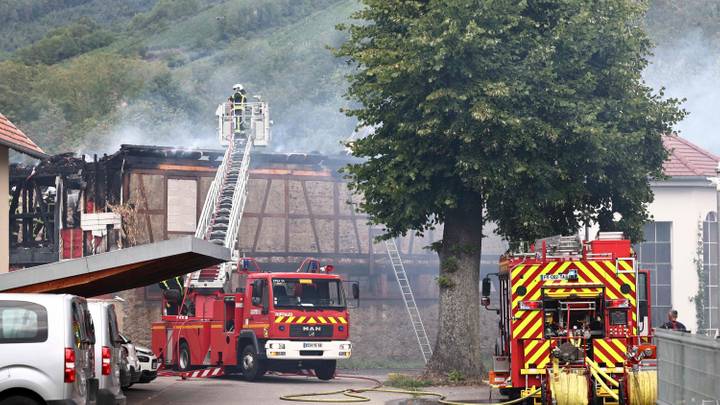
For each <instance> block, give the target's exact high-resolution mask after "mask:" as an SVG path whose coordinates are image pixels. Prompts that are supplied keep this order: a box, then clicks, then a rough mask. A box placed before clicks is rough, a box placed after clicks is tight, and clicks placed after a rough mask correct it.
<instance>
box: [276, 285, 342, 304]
mask: <svg viewBox="0 0 720 405" xmlns="http://www.w3.org/2000/svg"><path fill="white" fill-rule="evenodd" d="M272 295H273V304H274V305H275V307H276V308H338V309H342V308H345V293H344V291H343V287H342V284H341V282H340V281H339V280H327V279H313V278H274V279H273V280H272Z"/></svg>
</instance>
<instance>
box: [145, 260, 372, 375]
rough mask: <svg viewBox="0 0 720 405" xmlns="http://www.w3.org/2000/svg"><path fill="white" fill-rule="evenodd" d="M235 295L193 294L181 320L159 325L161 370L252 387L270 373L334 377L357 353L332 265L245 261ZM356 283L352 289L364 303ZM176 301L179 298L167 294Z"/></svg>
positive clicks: (155, 338) (169, 318)
mask: <svg viewBox="0 0 720 405" xmlns="http://www.w3.org/2000/svg"><path fill="white" fill-rule="evenodd" d="M237 268H238V270H236V271H235V270H234V271H233V272H232V274H231V276H230V280H229V283H228V284H229V288H226V289H229V290H230V291H225V290H226V289H222V290H218V289H214V288H209V289H204V288H192V289H188V291H187V292H186V293H185V294H184V298H183V299H182V301H180V302H177V300H176V302H168V301H167V299H164V300H163V304H164V307H165V306H166V305H167V304H170V306H172V305H178V306H179V311H170V312H176V313H179V315H163V317H162V321H161V322H156V323H154V324H153V326H152V347H153V351H154V352H155V353H157V354H158V357H159V358H160V359H161V362H162V364H164V365H165V366H166V367H175V368H176V369H178V370H180V371H186V370H190V369H192V368H197V367H209V366H220V367H226V368H229V369H231V370H235V369H236V370H238V371H241V372H242V374H243V376H244V378H245V379H246V380H249V381H252V380H254V379H256V378H258V377H260V376H262V375H263V374H264V373H265V372H266V371H281V372H290V371H297V370H303V369H306V370H313V371H314V372H315V374H316V376H317V377H318V378H320V379H321V380H329V379H331V378H333V377H334V375H335V367H336V361H337V360H338V359H347V358H349V357H350V355H351V353H352V343H350V340H349V336H350V325H349V317H348V305H347V299H346V296H345V291H344V288H343V280H342V279H341V278H340V276H339V275H337V274H332V271H333V266H331V265H326V266H321V265H320V263H319V262H318V261H317V260H314V259H307V260H305V261H304V262H303V264H302V265H301V266H300V268H299V269H298V270H297V271H296V272H286V273H273V272H264V271H261V270H260V268H259V266H258V265H257V263H256V262H255V261H254V260H253V259H249V258H242V259H240V261H239V263H238V266H237ZM358 291H359V289H358V285H357V284H355V283H354V284H352V293H353V298H354V299H358V296H359V292H358ZM168 297H170V301H172V294H168Z"/></svg>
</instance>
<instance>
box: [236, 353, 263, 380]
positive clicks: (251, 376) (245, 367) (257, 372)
mask: <svg viewBox="0 0 720 405" xmlns="http://www.w3.org/2000/svg"><path fill="white" fill-rule="evenodd" d="M240 369H241V370H242V374H243V378H244V379H245V381H255V380H256V379H258V378H260V377H262V376H263V375H264V374H265V370H264V368H263V366H262V364H261V362H260V359H259V358H258V354H257V352H256V351H255V347H253V345H247V346H245V348H244V349H243V351H242V357H241V358H240Z"/></svg>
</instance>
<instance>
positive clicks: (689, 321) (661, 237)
mask: <svg viewBox="0 0 720 405" xmlns="http://www.w3.org/2000/svg"><path fill="white" fill-rule="evenodd" d="M664 143H665V147H666V149H668V151H669V152H670V159H669V160H668V161H667V162H666V163H665V166H664V172H665V175H666V176H668V178H667V179H665V180H662V181H657V182H654V183H653V184H652V189H653V192H654V194H655V199H654V201H653V202H652V203H651V204H650V205H649V207H648V209H649V211H650V214H651V215H652V220H651V222H649V223H648V224H646V225H645V229H644V236H645V241H644V242H642V243H639V244H637V245H636V247H635V249H636V252H637V255H638V257H639V261H640V265H641V267H642V268H647V269H649V270H650V271H651V277H652V281H651V283H652V287H653V297H652V299H653V300H654V301H653V305H652V309H653V316H652V318H653V325H655V326H659V325H661V324H662V323H664V322H665V321H666V320H667V312H668V310H670V309H671V308H675V309H677V311H678V313H679V320H680V321H681V322H682V323H684V324H685V325H686V326H687V327H688V328H689V329H691V330H692V331H697V330H698V329H717V328H720V309H719V306H718V299H719V294H718V265H717V263H718V260H717V259H718V243H717V241H718V227H717V209H718V189H717V188H716V184H717V178H718V173H717V172H716V170H717V168H718V162H719V161H720V159H719V158H718V157H717V156H715V155H713V154H712V153H710V152H708V151H705V150H703V149H702V148H700V147H698V146H697V145H694V144H692V143H690V142H689V141H687V140H685V139H683V138H681V137H679V136H675V135H672V136H666V137H665V138H664Z"/></svg>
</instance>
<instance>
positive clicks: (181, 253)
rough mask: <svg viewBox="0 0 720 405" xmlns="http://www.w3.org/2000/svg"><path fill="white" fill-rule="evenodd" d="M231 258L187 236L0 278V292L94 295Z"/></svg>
mask: <svg viewBox="0 0 720 405" xmlns="http://www.w3.org/2000/svg"><path fill="white" fill-rule="evenodd" d="M229 260H230V250H229V249H227V248H224V247H222V246H218V245H215V244H212V243H210V242H207V241H204V240H201V239H196V238H193V237H191V236H187V237H183V238H178V239H172V240H166V241H162V242H158V243H151V244H146V245H140V246H134V247H131V248H127V249H121V250H115V251H112V252H108V253H102V254H98V255H94V256H88V257H84V258H81V259H75V260H67V261H63V262H57V263H51V264H46V265H42V266H37V267H31V268H27V269H23V270H18V271H13V272H10V273H5V274H0V292H15V293H68V294H75V295H80V296H83V297H94V296H98V295H102V294H108V293H112V292H117V291H123V290H127V289H131V288H136V287H142V286H146V285H150V284H154V283H157V282H160V281H162V280H167V279H169V278H171V277H174V276H179V275H184V274H188V273H191V272H193V271H196V270H200V269H203V268H205V267H209V266H212V265H216V264H219V263H222V262H226V261H229Z"/></svg>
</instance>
